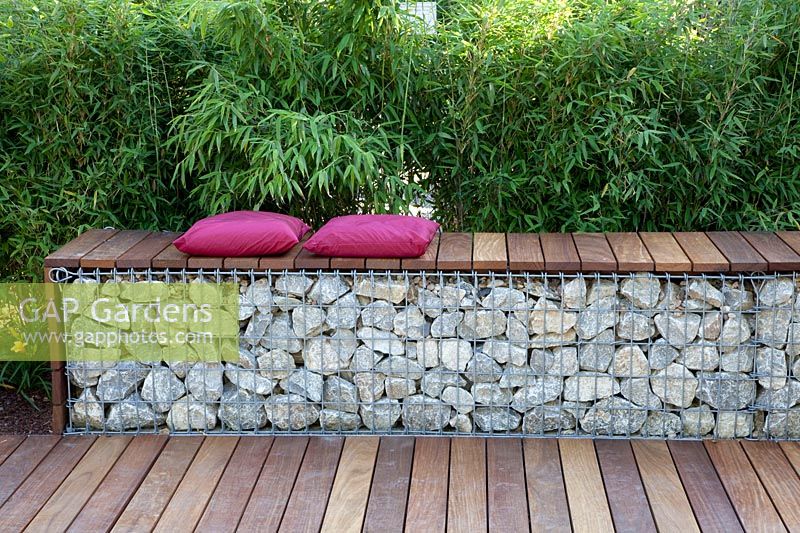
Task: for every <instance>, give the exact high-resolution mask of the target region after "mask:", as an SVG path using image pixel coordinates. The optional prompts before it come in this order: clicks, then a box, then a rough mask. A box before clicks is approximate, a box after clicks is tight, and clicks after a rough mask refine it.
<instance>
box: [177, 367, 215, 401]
mask: <svg viewBox="0 0 800 533" xmlns="http://www.w3.org/2000/svg"><path fill="white" fill-rule="evenodd" d="M224 370H225V369H224V367H223V366H222V365H221V364H220V363H196V364H195V365H194V366H192V368H191V369H189V372H188V374H187V375H186V388H187V390H188V391H189V393H190V394H191V395H192V396H193V397H195V398H197V399H198V400H200V401H202V402H213V401H215V400H218V399H219V398H220V396H222V388H223V384H222V376H223V373H224Z"/></svg>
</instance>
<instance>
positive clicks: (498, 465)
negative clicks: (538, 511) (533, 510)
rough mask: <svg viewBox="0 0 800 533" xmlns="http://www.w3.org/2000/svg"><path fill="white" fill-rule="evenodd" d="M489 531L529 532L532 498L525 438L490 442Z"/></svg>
mask: <svg viewBox="0 0 800 533" xmlns="http://www.w3.org/2000/svg"><path fill="white" fill-rule="evenodd" d="M486 471H487V482H488V499H487V502H488V507H489V509H488V514H489V531H497V532H504V531H518V532H521V531H528V530H529V524H530V520H529V519H528V499H527V493H526V487H525V465H524V457H523V452H522V440H521V439H488V440H487V441H486Z"/></svg>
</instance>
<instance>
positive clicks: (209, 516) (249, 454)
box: [196, 436, 272, 533]
mask: <svg viewBox="0 0 800 533" xmlns="http://www.w3.org/2000/svg"><path fill="white" fill-rule="evenodd" d="M271 446H272V438H270V437H264V436H253V437H241V438H240V439H239V444H238V445H237V446H236V450H235V451H234V452H233V456H231V460H230V462H229V463H228V465H227V466H226V467H225V472H224V473H223V474H222V478H221V479H220V480H219V483H218V484H217V488H216V490H215V491H214V494H213V495H212V496H211V499H210V500H209V501H208V506H206V510H205V512H204V513H203V516H202V517H201V518H200V522H199V523H198V524H197V528H196V529H197V531H214V532H215V533H221V532H225V531H236V528H237V526H238V525H239V519H240V518H241V517H242V514H243V513H244V509H245V507H246V506H247V502H248V500H249V499H250V494H251V493H252V492H253V487H254V486H255V484H256V481H258V477H259V475H260V474H261V468H262V467H263V466H264V461H265V460H266V459H267V455H268V454H269V450H270V448H271Z"/></svg>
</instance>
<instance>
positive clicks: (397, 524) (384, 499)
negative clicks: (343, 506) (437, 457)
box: [364, 437, 414, 533]
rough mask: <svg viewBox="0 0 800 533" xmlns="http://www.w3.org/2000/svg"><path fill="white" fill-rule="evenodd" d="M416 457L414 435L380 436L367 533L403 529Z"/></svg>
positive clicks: (370, 497)
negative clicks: (413, 463) (412, 468)
mask: <svg viewBox="0 0 800 533" xmlns="http://www.w3.org/2000/svg"><path fill="white" fill-rule="evenodd" d="M413 460H414V438H413V437H383V438H381V442H380V446H379V448H378V457H377V458H376V460H375V472H374V474H373V477H372V489H371V490H370V492H369V501H368V502H367V512H366V516H365V517H364V532H365V533H386V532H387V531H402V530H403V523H404V522H405V519H406V512H405V511H406V504H407V503H408V488H409V485H410V482H411V464H412V462H413Z"/></svg>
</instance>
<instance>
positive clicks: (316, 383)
mask: <svg viewBox="0 0 800 533" xmlns="http://www.w3.org/2000/svg"><path fill="white" fill-rule="evenodd" d="M280 384H281V388H282V389H283V390H284V391H286V392H287V393H290V394H294V395H297V396H301V397H304V398H308V399H309V400H311V401H312V402H320V401H322V394H323V384H324V378H323V377H322V376H321V375H320V374H317V373H315V372H310V371H309V370H307V369H304V368H303V369H298V370H295V371H294V372H292V373H291V374H290V375H289V377H288V378H284V379H282V380H281V383H280Z"/></svg>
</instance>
